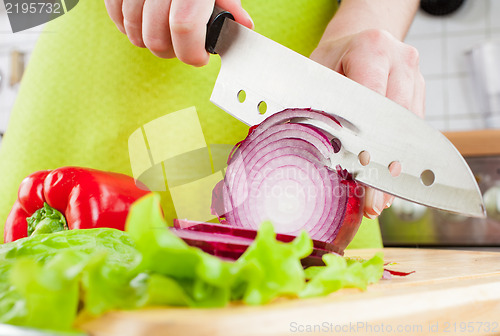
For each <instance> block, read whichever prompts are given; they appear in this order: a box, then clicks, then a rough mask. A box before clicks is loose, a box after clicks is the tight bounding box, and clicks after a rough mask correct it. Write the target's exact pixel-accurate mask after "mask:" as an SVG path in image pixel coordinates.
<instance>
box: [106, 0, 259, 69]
mask: <svg viewBox="0 0 500 336" xmlns="http://www.w3.org/2000/svg"><path fill="white" fill-rule="evenodd" d="M104 2H105V4H106V9H107V10H108V14H109V16H110V17H111V20H113V22H114V23H115V24H116V26H117V27H118V29H119V30H120V31H121V32H122V33H124V34H126V35H127V37H128V39H129V40H130V42H132V44H134V45H135V46H138V47H141V48H148V49H149V50H150V51H151V52H152V53H153V54H154V55H156V56H158V57H161V58H173V57H177V58H178V59H179V60H181V61H182V62H184V63H186V64H190V65H194V66H202V65H205V64H207V63H208V59H209V54H208V53H207V51H206V50H205V38H206V29H207V22H208V20H209V19H210V16H211V15H212V11H213V9H214V6H215V5H217V6H219V7H221V8H223V9H225V10H227V11H229V12H231V14H233V16H234V18H235V20H236V21H237V22H239V23H241V24H242V25H244V26H246V27H248V28H253V22H252V19H251V18H250V16H249V15H248V13H247V12H246V11H245V10H244V9H243V7H241V3H240V1H239V0H104Z"/></svg>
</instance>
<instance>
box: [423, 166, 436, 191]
mask: <svg viewBox="0 0 500 336" xmlns="http://www.w3.org/2000/svg"><path fill="white" fill-rule="evenodd" d="M435 178H436V177H435V176H434V172H433V171H432V170H430V169H427V170H424V171H423V172H422V174H420V181H422V183H423V184H424V185H425V186H427V187H428V186H430V185H432V184H433V183H434V179H435Z"/></svg>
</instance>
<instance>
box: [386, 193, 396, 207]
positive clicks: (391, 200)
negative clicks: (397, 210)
mask: <svg viewBox="0 0 500 336" xmlns="http://www.w3.org/2000/svg"><path fill="white" fill-rule="evenodd" d="M386 195H387V197H386V199H387V202H386V203H385V207H384V209H387V208H389V207H390V206H391V205H392V202H394V196H392V195H389V194H386Z"/></svg>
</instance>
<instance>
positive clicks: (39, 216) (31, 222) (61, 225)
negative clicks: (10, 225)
mask: <svg viewBox="0 0 500 336" xmlns="http://www.w3.org/2000/svg"><path fill="white" fill-rule="evenodd" d="M26 221H27V222H28V236H34V235H38V234H42V233H53V232H58V231H62V230H67V229H68V225H67V224H66V218H64V216H63V214H62V213H60V212H59V211H57V210H56V209H54V208H53V207H51V206H50V205H48V204H47V203H43V208H40V209H38V210H37V211H35V213H34V214H33V215H32V216H31V217H28V218H26Z"/></svg>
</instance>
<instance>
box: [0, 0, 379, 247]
mask: <svg viewBox="0 0 500 336" xmlns="http://www.w3.org/2000/svg"><path fill="white" fill-rule="evenodd" d="M243 6H244V7H245V8H246V9H247V11H248V12H249V13H250V15H251V16H252V18H253V19H254V22H255V27H256V30H257V31H258V32H260V33H261V34H263V35H265V36H267V37H269V38H271V39H273V40H275V41H277V42H279V43H281V44H283V45H285V46H287V47H289V48H291V49H293V50H295V51H297V52H299V53H301V54H303V55H309V54H310V53H311V52H312V50H313V49H314V47H315V46H316V45H317V43H318V41H319V39H320V37H321V34H322V32H323V30H324V28H325V27H326V25H327V23H328V22H329V20H330V19H331V17H332V15H333V14H334V12H335V10H336V7H337V2H336V1H333V0H273V1H265V0H255V1H250V0H247V1H243ZM219 67H220V59H219V58H218V56H212V57H211V59H210V63H209V65H208V66H205V67H202V68H195V67H191V66H187V65H185V64H182V63H181V62H179V61H178V60H176V59H172V60H165V59H160V58H157V57H155V56H153V55H152V54H151V53H150V52H149V51H148V50H147V49H141V48H137V47H134V46H133V45H132V44H131V43H130V42H129V41H128V39H127V37H126V36H125V35H123V34H121V33H120V32H119V31H118V30H117V29H116V27H115V25H114V24H113V22H112V21H111V20H110V19H109V17H108V15H107V12H106V9H105V6H104V2H103V1H102V0H81V1H80V2H79V4H78V5H77V6H76V7H75V8H74V9H73V10H71V11H70V12H68V13H67V14H65V15H63V16H62V17H59V18H57V19H55V20H54V21H52V22H49V23H48V24H47V25H46V28H45V30H44V32H43V33H42V34H41V36H40V38H39V40H38V43H37V45H36V48H35V50H34V52H33V54H32V56H31V59H30V62H29V64H28V67H27V69H26V72H25V74H24V78H23V80H22V84H21V87H20V89H19V95H18V98H17V100H16V103H15V106H14V108H13V111H12V115H11V118H10V122H9V126H8V131H7V133H6V135H5V138H4V140H3V142H2V146H1V149H0V176H1V179H0V190H2V197H1V198H0V223H4V222H5V219H6V217H7V215H8V212H9V210H10V208H11V206H12V204H13V203H14V201H15V199H16V193H17V189H18V186H19V184H20V182H21V180H22V179H23V178H24V177H25V176H27V175H28V174H30V173H32V172H34V171H37V170H41V169H53V168H57V167H60V166H66V165H74V166H85V167H92V168H96V169H102V170H109V171H115V172H121V173H125V174H128V175H132V172H131V168H130V161H129V154H128V147H127V141H128V137H129V136H130V135H131V134H132V132H134V131H135V130H136V129H138V128H139V127H141V126H142V125H144V124H145V123H147V122H149V121H151V120H154V119H156V118H158V117H160V116H163V115H165V114H168V113H170V112H174V111H177V110H181V109H184V108H186V107H190V106H195V107H196V109H197V111H198V115H199V118H200V122H201V126H202V129H203V132H204V135H205V138H206V142H207V143H208V144H217V143H222V144H232V143H236V142H237V141H239V140H241V139H242V138H244V137H245V135H246V133H247V127H246V126H245V125H243V124H242V123H240V122H239V121H237V120H236V119H234V118H232V117H230V116H229V115H227V114H226V113H225V112H224V111H222V110H220V109H219V108H217V107H216V106H214V105H213V104H211V103H210V102H209V97H210V94H211V91H212V88H213V85H214V82H215V79H216V77H217V72H218V69H219ZM167 207H168V206H167ZM167 212H168V211H167ZM2 225H3V224H2ZM380 246H381V238H380V232H379V228H378V225H377V222H376V221H370V220H365V221H364V222H363V224H362V226H361V229H360V231H359V233H358V235H357V236H356V238H355V240H354V241H353V243H351V246H350V247H380Z"/></svg>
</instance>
